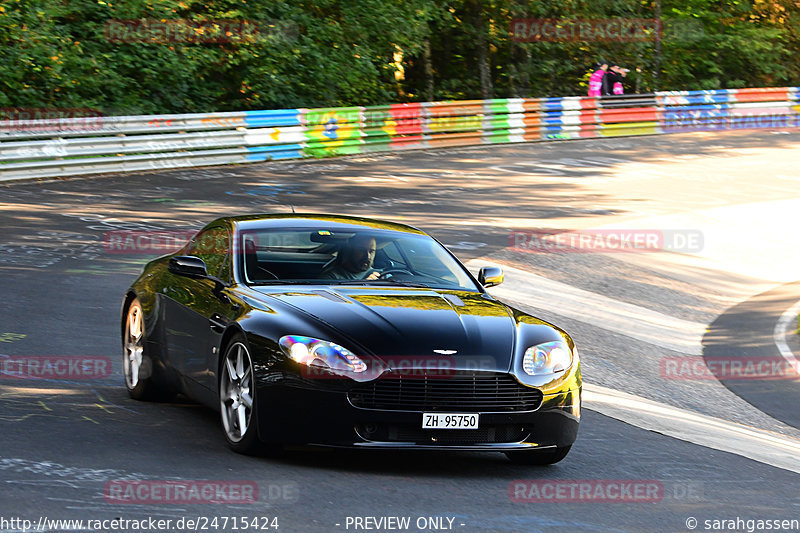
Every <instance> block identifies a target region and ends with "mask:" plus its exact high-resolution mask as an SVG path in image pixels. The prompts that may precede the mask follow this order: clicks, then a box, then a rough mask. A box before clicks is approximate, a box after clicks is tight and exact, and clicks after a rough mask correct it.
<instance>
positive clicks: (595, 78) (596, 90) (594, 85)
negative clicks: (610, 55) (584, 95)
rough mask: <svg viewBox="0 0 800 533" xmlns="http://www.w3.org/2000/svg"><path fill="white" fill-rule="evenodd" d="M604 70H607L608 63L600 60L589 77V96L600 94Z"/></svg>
mask: <svg viewBox="0 0 800 533" xmlns="http://www.w3.org/2000/svg"><path fill="white" fill-rule="evenodd" d="M606 70H608V63H606V62H605V61H601V62H600V63H599V64H598V68H597V70H595V71H594V72H593V73H592V76H591V77H590V78H589V96H600V94H601V89H602V87H603V76H605V74H606Z"/></svg>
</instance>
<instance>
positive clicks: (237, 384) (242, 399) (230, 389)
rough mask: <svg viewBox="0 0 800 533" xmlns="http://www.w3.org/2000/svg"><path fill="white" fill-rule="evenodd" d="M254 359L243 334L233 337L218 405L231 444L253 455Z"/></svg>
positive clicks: (223, 368)
mask: <svg viewBox="0 0 800 533" xmlns="http://www.w3.org/2000/svg"><path fill="white" fill-rule="evenodd" d="M255 390H256V389H255V380H254V378H253V361H252V359H251V357H250V351H249V350H248V348H247V341H246V339H245V338H244V336H243V335H241V334H236V335H235V336H234V337H232V338H231V341H230V343H228V346H227V348H226V350H225V356H224V357H223V359H222V364H221V366H220V373H219V404H220V414H221V416H222V429H223V432H224V433H225V440H226V441H227V442H228V446H230V448H231V449H232V450H234V451H236V452H239V453H244V454H252V453H254V452H255V451H256V450H257V449H258V448H259V447H260V444H261V443H260V442H259V440H258V428H257V427H256V424H257V421H258V417H257V416H256V402H255Z"/></svg>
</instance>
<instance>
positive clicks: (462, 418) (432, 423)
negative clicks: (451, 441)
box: [422, 413, 478, 429]
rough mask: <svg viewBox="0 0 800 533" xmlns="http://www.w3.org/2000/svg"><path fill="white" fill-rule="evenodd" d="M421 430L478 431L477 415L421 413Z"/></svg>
mask: <svg viewBox="0 0 800 533" xmlns="http://www.w3.org/2000/svg"><path fill="white" fill-rule="evenodd" d="M422 429H478V415H477V413H475V414H469V413H422Z"/></svg>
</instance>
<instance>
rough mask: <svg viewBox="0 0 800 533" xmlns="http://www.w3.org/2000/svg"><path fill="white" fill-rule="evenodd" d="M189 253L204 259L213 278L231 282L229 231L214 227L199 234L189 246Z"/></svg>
mask: <svg viewBox="0 0 800 533" xmlns="http://www.w3.org/2000/svg"><path fill="white" fill-rule="evenodd" d="M187 253H188V255H194V256H197V257H199V258H200V259H202V260H203V261H204V262H205V264H206V268H207V269H208V273H209V274H211V275H212V276H216V277H218V278H220V279H221V280H223V281H229V280H230V277H231V266H230V265H231V259H230V236H229V235H228V230H227V229H225V228H221V227H214V228H209V229H207V230H205V231H203V232H201V233H199V234H197V236H196V237H195V238H194V239H192V242H191V243H190V244H189V248H188V249H187Z"/></svg>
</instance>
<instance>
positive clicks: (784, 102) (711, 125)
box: [0, 87, 800, 181]
mask: <svg viewBox="0 0 800 533" xmlns="http://www.w3.org/2000/svg"><path fill="white" fill-rule="evenodd" d="M799 100H800V88H797V87H789V88H761V89H728V90H718V91H682V92H662V93H656V94H649V95H624V96H614V97H604V98H582V97H566V98H506V99H496V100H469V101H455V102H426V103H413V104H394V105H386V106H370V107H338V108H327V109H281V110H269V111H245V112H236V113H210V114H189V115H152V116H130V117H114V116H111V117H105V116H93V117H89V118H86V117H84V118H64V119H39V120H0V181H4V180H11V179H23V178H42V177H57V176H70V175H78V174H93V173H104V172H132V171H142V170H154V169H165V168H179V167H199V166H208V165H226V164H234V163H249V162H258V161H269V160H280V159H295V158H307V157H313V158H321V157H332V156H339V155H351V154H363V153H371V152H387V151H395V150H407V149H420V148H438V147H446V146H464V145H480V144H497V143H515V142H534V141H544V140H559V139H577V138H592V137H617V136H627V135H653V134H661V133H675V132H686V131H706V130H729V129H743V128H797V127H800V101H799Z"/></svg>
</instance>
